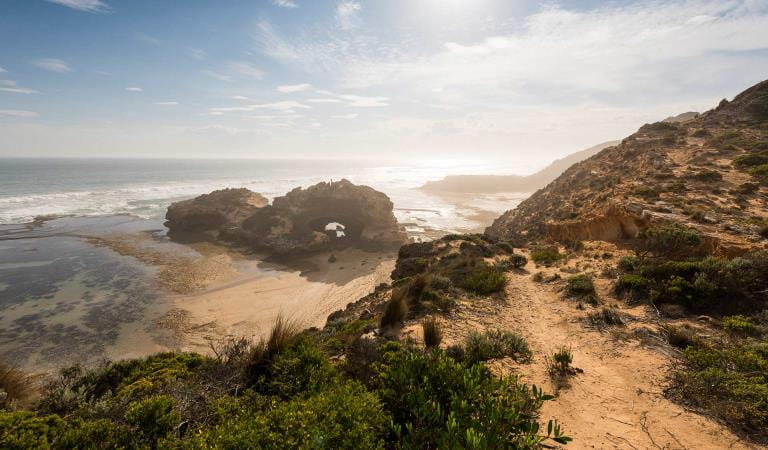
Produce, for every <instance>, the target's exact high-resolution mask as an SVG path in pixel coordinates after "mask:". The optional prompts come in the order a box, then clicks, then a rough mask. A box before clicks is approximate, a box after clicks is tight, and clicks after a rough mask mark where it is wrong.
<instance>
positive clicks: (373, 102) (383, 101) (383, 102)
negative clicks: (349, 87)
mask: <svg viewBox="0 0 768 450" xmlns="http://www.w3.org/2000/svg"><path fill="white" fill-rule="evenodd" d="M339 97H341V98H343V99H344V100H347V101H348V102H349V103H347V106H356V107H360V108H375V107H380V106H389V103H388V102H389V98H388V97H363V96H360V95H340V96H339Z"/></svg>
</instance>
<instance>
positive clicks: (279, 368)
mask: <svg viewBox="0 0 768 450" xmlns="http://www.w3.org/2000/svg"><path fill="white" fill-rule="evenodd" d="M337 378H338V373H337V371H336V369H335V368H334V367H333V366H332V365H331V364H330V362H329V361H328V358H327V356H326V355H325V353H323V351H322V350H321V349H320V348H319V347H318V346H317V345H316V344H315V343H314V342H313V341H312V340H311V339H310V338H309V337H307V336H299V337H297V338H295V339H294V341H293V342H292V343H291V344H290V346H289V347H287V348H285V349H283V350H282V351H280V352H279V353H277V354H276V355H275V357H274V358H273V359H272V361H270V363H269V366H268V367H267V368H266V369H265V370H264V373H263V374H262V375H261V377H260V378H259V379H258V380H257V382H256V384H255V385H254V389H256V390H257V391H258V392H261V393H264V394H268V395H274V396H278V397H280V398H284V399H287V398H291V397H294V396H296V395H298V394H307V393H310V394H311V393H316V392H320V391H322V390H324V389H326V388H327V387H329V386H331V385H332V384H333V383H335V382H336V381H337Z"/></svg>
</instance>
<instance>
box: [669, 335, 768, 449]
mask: <svg viewBox="0 0 768 450" xmlns="http://www.w3.org/2000/svg"><path fill="white" fill-rule="evenodd" d="M683 359H684V365H683V367H681V368H679V369H678V370H676V371H675V373H674V374H673V378H672V381H673V383H672V387H671V389H670V395H671V396H672V397H673V398H675V399H676V400H678V401H680V402H681V403H684V404H686V405H689V406H693V407H696V408H700V409H703V410H704V411H706V412H707V413H708V414H711V415H713V416H715V417H718V418H719V419H721V420H723V421H724V422H726V423H727V424H729V425H730V426H732V427H733V428H735V429H737V430H739V431H740V432H742V433H744V434H746V435H748V436H749V437H750V438H751V439H753V440H755V441H757V442H760V443H768V344H766V343H744V342H740V343H729V344H727V345H726V344H720V343H718V342H710V343H709V344H703V343H701V344H695V345H689V346H688V347H687V348H686V349H685V350H684V351H683Z"/></svg>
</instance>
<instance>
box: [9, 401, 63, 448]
mask: <svg viewBox="0 0 768 450" xmlns="http://www.w3.org/2000/svg"><path fill="white" fill-rule="evenodd" d="M63 428H64V422H63V421H62V420H61V418H60V417H59V416H56V415H50V416H45V417H37V416H36V415H35V414H34V413H32V412H29V411H20V412H4V411H0V447H2V448H5V449H19V450H22V449H32V448H43V449H44V448H51V442H53V441H54V440H55V439H56V437H57V436H58V435H59V433H61V430H62V429H63Z"/></svg>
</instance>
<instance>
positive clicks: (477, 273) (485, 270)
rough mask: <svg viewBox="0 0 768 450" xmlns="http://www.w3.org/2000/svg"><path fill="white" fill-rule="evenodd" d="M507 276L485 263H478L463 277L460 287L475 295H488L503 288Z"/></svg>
mask: <svg viewBox="0 0 768 450" xmlns="http://www.w3.org/2000/svg"><path fill="white" fill-rule="evenodd" d="M506 284H507V277H506V276H505V275H504V273H503V272H502V271H501V270H499V269H497V268H495V267H491V266H488V265H487V264H478V265H477V266H475V268H474V269H473V270H472V272H470V273H469V275H468V276H467V278H465V279H464V282H463V283H462V287H463V288H464V289H466V290H467V291H469V292H473V293H475V294H477V295H489V294H493V293H494V292H499V291H501V290H503V289H504V286H506Z"/></svg>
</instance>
